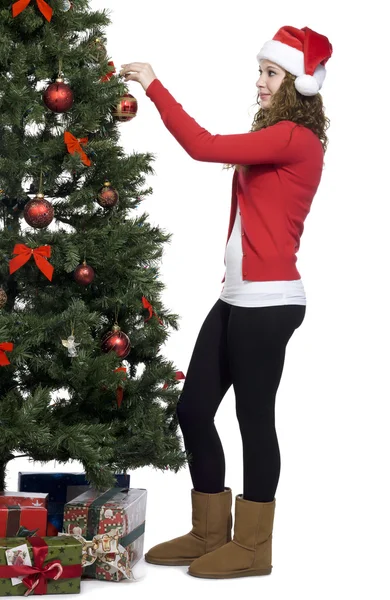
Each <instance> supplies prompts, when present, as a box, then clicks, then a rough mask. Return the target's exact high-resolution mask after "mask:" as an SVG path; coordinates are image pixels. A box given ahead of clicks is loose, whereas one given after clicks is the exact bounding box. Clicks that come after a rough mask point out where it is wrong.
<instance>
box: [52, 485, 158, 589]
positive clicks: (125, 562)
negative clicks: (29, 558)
mask: <svg viewBox="0 0 390 600" xmlns="http://www.w3.org/2000/svg"><path fill="white" fill-rule="evenodd" d="M146 497H147V491H146V490H145V489H139V488H130V489H129V490H127V489H124V490H121V489H118V488H112V489H110V490H107V491H106V492H104V493H102V492H99V491H97V490H93V489H90V490H88V491H87V492H85V493H84V494H81V496H78V497H77V498H74V499H73V500H71V501H70V502H68V503H67V504H66V505H65V511H64V532H65V533H66V534H68V535H74V536H75V537H76V538H78V539H80V537H81V538H82V539H83V541H84V542H85V544H84V554H88V556H89V557H90V556H92V564H88V560H86V561H85V563H84V564H86V565H87V566H86V567H85V569H84V575H85V576H87V577H92V578H96V579H104V580H108V581H120V580H122V579H125V578H127V579H132V573H131V569H132V567H133V566H134V565H135V563H136V562H137V561H138V560H139V559H140V558H142V556H143V547H144V532H145V514H146ZM78 536H80V537H78ZM87 558H88V557H87Z"/></svg>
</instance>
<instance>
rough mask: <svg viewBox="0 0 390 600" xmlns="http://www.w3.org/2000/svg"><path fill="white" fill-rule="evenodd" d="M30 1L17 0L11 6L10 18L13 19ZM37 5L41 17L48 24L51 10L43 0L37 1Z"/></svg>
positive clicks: (51, 13)
mask: <svg viewBox="0 0 390 600" xmlns="http://www.w3.org/2000/svg"><path fill="white" fill-rule="evenodd" d="M30 2H31V0H18V2H15V4H14V5H13V6H12V16H13V17H14V18H15V17H17V16H18V15H19V14H20V13H21V12H23V11H24V9H25V8H27V6H28V5H29V4H30ZM37 5H38V8H39V10H40V11H41V13H42V14H43V16H44V17H45V18H46V19H47V20H48V21H49V22H50V21H51V17H52V15H53V9H52V8H51V7H50V6H49V5H48V3H47V2H45V0H37Z"/></svg>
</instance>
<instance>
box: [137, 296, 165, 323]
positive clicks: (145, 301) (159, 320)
mask: <svg viewBox="0 0 390 600" xmlns="http://www.w3.org/2000/svg"><path fill="white" fill-rule="evenodd" d="M142 304H143V305H144V308H146V309H147V310H148V311H149V316H148V318H147V319H145V321H149V319H151V318H152V316H153V315H156V317H157V318H158V322H159V323H160V325H163V322H162V320H161V319H160V317H159V316H158V315H157V313H156V312H155V311H154V310H153V306H152V305H151V304H150V302H149V300H147V299H146V298H145V296H142Z"/></svg>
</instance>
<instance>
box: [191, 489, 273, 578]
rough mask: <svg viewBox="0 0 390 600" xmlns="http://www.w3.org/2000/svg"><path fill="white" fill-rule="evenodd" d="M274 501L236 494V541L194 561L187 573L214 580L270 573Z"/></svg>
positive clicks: (234, 536)
mask: <svg viewBox="0 0 390 600" xmlns="http://www.w3.org/2000/svg"><path fill="white" fill-rule="evenodd" d="M275 502H276V501H275V498H274V499H273V501H272V502H252V501H251V500H244V499H243V497H242V494H239V495H238V496H236V507H235V520H234V535H233V540H232V541H231V542H229V543H228V544H226V545H225V546H223V547H222V548H218V549H217V550H214V551H213V552H210V553H208V554H206V555H205V556H201V557H199V558H198V559H197V560H195V561H194V562H193V563H192V564H191V566H190V567H189V568H188V574H189V575H193V576H194V577H206V578H211V579H225V578H226V579H227V578H230V577H247V576H250V575H269V574H270V573H271V571H272V564H271V563H272V530H273V523H274V514H275Z"/></svg>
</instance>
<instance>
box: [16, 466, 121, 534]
mask: <svg viewBox="0 0 390 600" xmlns="http://www.w3.org/2000/svg"><path fill="white" fill-rule="evenodd" d="M116 480H117V485H118V486H119V487H121V488H129V487H130V475H126V474H118V475H116ZM18 487H19V490H20V491H21V492H28V493H29V494H30V493H32V492H44V493H47V494H48V506H47V508H48V517H47V521H48V522H47V535H49V536H55V535H57V534H58V532H60V531H62V528H63V518H64V506H65V503H66V502H69V501H70V500H73V498H76V496H79V495H80V494H82V493H83V492H85V491H86V490H88V489H90V487H91V486H90V485H89V483H88V481H87V480H86V478H85V473H37V472H23V473H19V485H18Z"/></svg>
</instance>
